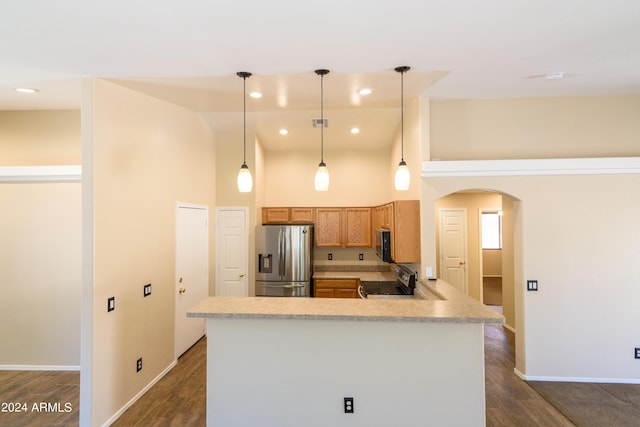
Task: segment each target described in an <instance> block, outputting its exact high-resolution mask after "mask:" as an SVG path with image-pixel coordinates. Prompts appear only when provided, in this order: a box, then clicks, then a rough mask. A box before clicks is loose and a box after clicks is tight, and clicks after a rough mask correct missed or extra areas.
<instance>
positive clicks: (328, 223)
mask: <svg viewBox="0 0 640 427" xmlns="http://www.w3.org/2000/svg"><path fill="white" fill-rule="evenodd" d="M315 235H316V246H317V247H341V246H342V209H340V208H316V227H315Z"/></svg>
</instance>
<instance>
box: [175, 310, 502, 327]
mask: <svg viewBox="0 0 640 427" xmlns="http://www.w3.org/2000/svg"><path fill="white" fill-rule="evenodd" d="M187 317H189V318H201V319H285V320H349V321H357V322H413V323H416V322H420V323H495V324H502V323H503V322H504V319H503V318H487V317H459V316H456V317H450V316H449V317H438V316H428V317H424V316H394V315H385V316H376V315H372V316H367V315H357V316H349V315H335V314H334V315H328V314H262V313H192V312H190V313H187Z"/></svg>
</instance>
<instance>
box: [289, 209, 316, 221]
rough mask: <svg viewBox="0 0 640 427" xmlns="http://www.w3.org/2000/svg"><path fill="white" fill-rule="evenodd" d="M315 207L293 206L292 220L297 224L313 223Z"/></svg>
mask: <svg viewBox="0 0 640 427" xmlns="http://www.w3.org/2000/svg"><path fill="white" fill-rule="evenodd" d="M313 213H314V209H313V208H291V222H292V223H296V224H313V223H314V220H315V218H314V215H313Z"/></svg>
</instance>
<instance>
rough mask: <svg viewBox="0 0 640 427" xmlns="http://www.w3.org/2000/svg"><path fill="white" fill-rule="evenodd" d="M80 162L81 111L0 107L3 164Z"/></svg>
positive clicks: (24, 164) (0, 155)
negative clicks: (0, 108)
mask: <svg viewBox="0 0 640 427" xmlns="http://www.w3.org/2000/svg"><path fill="white" fill-rule="evenodd" d="M79 164H80V111H77V110H57V111H0V166H35V165H79Z"/></svg>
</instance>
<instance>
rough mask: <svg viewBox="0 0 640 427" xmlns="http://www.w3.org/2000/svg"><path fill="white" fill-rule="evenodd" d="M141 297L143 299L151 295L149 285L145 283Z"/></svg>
mask: <svg viewBox="0 0 640 427" xmlns="http://www.w3.org/2000/svg"><path fill="white" fill-rule="evenodd" d="M143 295H144V296H145V297H148V296H149V295H151V283H147V284H146V285H144V289H143Z"/></svg>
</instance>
